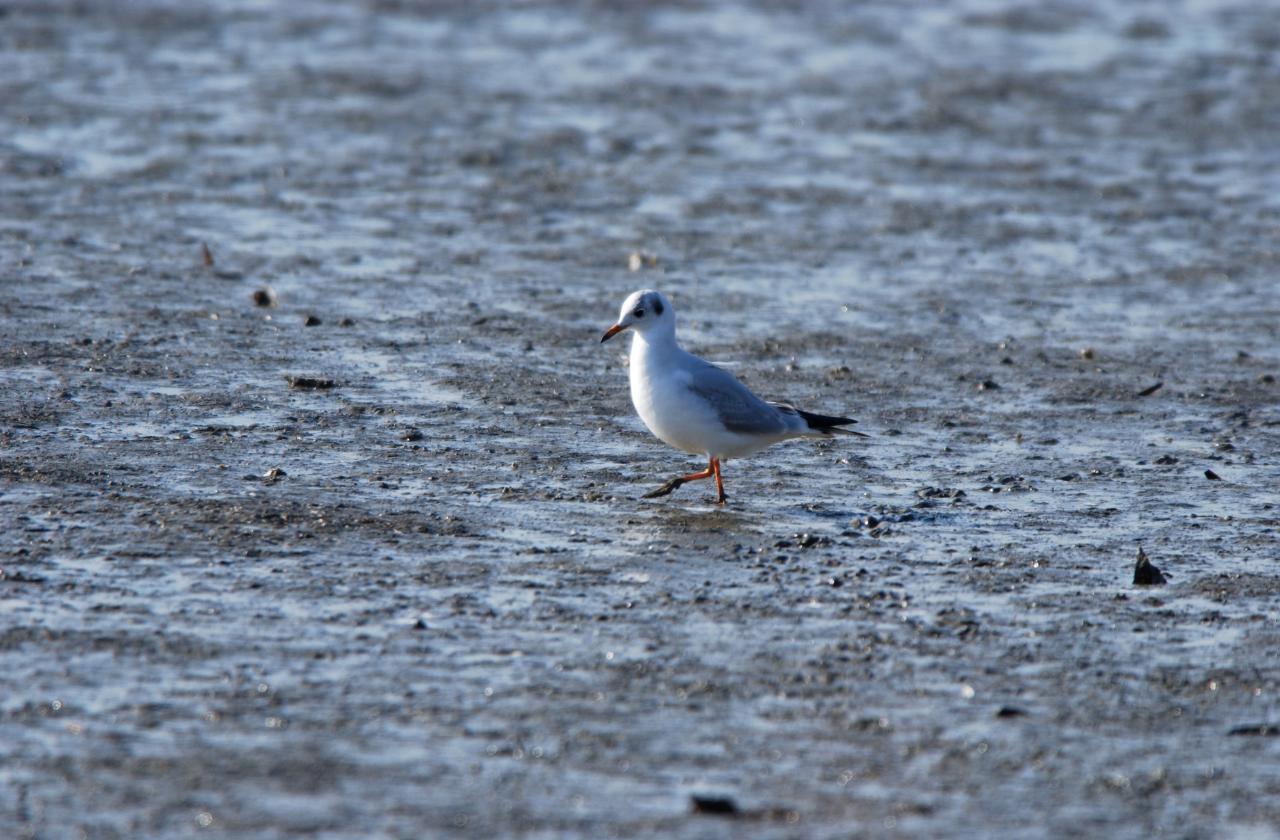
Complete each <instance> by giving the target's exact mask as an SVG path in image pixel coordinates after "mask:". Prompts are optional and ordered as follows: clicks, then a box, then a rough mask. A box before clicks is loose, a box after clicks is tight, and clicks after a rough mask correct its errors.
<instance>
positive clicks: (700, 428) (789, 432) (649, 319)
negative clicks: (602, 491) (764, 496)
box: [600, 289, 867, 505]
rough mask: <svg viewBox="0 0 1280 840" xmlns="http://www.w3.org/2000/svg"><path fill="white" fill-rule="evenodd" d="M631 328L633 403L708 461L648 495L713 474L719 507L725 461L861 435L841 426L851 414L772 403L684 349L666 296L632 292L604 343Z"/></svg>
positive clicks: (663, 432)
mask: <svg viewBox="0 0 1280 840" xmlns="http://www.w3.org/2000/svg"><path fill="white" fill-rule="evenodd" d="M623 330H631V332H632V333H633V334H634V338H632V339H631V402H632V404H634V405H635V407H636V413H637V414H639V415H640V419H641V420H643V421H644V424H645V425H646V426H648V427H649V431H651V432H653V434H654V436H655V437H657V438H658V439H659V440H661V441H662V442H663V443H666V444H668V445H670V446H674V447H675V448H676V449H683V450H684V451H685V452H689V453H691V454H694V455H703V456H706V458H707V468H706V469H705V470H703V471H702V472H696V473H692V474H690V475H682V476H679V477H677V478H673V479H671V480H670V481H668V482H667V483H666V484H664V485H662V486H661V487H659V488H658V489H657V490H654V491H653V492H651V493H646V494H645V495H644V498H646V499H652V498H655V497H658V496H666V495H667V494H669V493H671V492H673V491H674V490H676V488H678V487H680V485H682V484H685V483H687V482H690V481H701V480H702V479H704V478H712V477H713V476H714V477H715V480H716V504H718V505H723V504H724V503H725V501H726V500H727V499H726V496H725V495H724V480H723V479H722V478H721V476H720V462H721V461H727V460H729V459H730V458H742V457H745V456H747V455H750V454H752V453H754V452H759V451H760V450H761V449H764V448H765V447H766V446H772V445H773V444H775V443H778V442H780V441H784V440H791V439H792V438H802V437H830V436H831V435H832V434H846V435H857V436H858V437H867V436H866V435H864V434H862V433H861V432H855V431H853V430H851V429H842V428H840V427H841V426H848V425H850V424H851V423H855V422H857V421H856V420H851V419H849V418H848V417H831V416H828V415H825V414H811V413H809V412H808V411H801V410H800V409H798V408H796V407H795V406H793V405H789V404H787V403H780V402H766V401H764V400H762V399H760V398H759V397H757V396H756V395H755V394H753V393H751V391H750V390H749V389H748V388H747V386H746V385H743V384H742V383H741V382H739V381H738V380H737V379H736V378H735V377H734V376H733V374H731V373H729V372H728V371H727V370H724V369H723V368H719V367H716V366H715V365H713V364H711V363H710V362H707V361H704V360H703V359H699V358H698V357H697V356H695V355H693V354H692V353H687V352H685V350H684V348H682V347H681V346H680V343H679V342H678V341H676V313H675V310H674V309H672V307H671V303H670V301H668V300H667V299H666V298H665V297H664V296H663V295H662V293H661V292H656V291H654V290H653V289H642V290H640V291H638V292H632V293H631V294H630V295H629V296H628V297H627V299H626V300H625V301H624V302H623V304H622V309H621V311H620V312H619V313H618V322H617V323H616V324H614V325H613V326H612V327H609V329H607V330H605V333H604V335H603V336H601V337H600V343H602V344H603V343H604V342H606V341H608V340H609V339H611V338H613V337H614V336H615V335H617V334H618V333H620V332H622V331H623Z"/></svg>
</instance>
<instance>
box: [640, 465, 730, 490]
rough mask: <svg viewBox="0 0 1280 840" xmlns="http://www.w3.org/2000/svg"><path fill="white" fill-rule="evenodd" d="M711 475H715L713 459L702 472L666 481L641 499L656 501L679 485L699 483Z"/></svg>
mask: <svg viewBox="0 0 1280 840" xmlns="http://www.w3.org/2000/svg"><path fill="white" fill-rule="evenodd" d="M713 475H715V459H712V460H711V461H709V462H708V463H707V468H706V469H705V470H703V471H702V472H699V473H692V474H690V475H682V476H680V477H679V478H673V479H671V480H670V481H668V482H667V483H666V484H664V485H662V486H661V487H659V488H658V489H657V490H654V491H653V492H651V493H645V494H644V496H643V497H642V498H645V499H656V498H657V497H659V496H666V495H668V494H670V493H672V492H673V491H674V490H675V489H676V488H677V487H679V486H680V485H681V484H684V483H685V482H686V481H701V480H702V479H704V478H711V476H713Z"/></svg>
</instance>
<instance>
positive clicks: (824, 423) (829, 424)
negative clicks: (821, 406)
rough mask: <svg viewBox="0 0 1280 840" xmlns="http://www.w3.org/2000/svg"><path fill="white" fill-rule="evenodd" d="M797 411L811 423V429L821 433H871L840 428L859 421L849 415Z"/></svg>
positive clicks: (856, 434) (857, 434) (859, 434)
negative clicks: (831, 415) (837, 415)
mask: <svg viewBox="0 0 1280 840" xmlns="http://www.w3.org/2000/svg"><path fill="white" fill-rule="evenodd" d="M795 411H796V414H799V415H800V417H801V419H803V420H804V422H805V423H807V424H809V428H810V429H812V430H813V431H815V432H818V433H819V434H823V435H853V436H854V437H869V435H864V434H863V433H862V432H855V431H854V430H853V429H842V428H840V427H841V426H848V425H851V424H853V423H857V422H858V421H857V420H853V419H851V418H849V417H830V416H828V415H826V414H813V413H812V412H808V411H801V410H800V409H798V408H797V409H796V410H795Z"/></svg>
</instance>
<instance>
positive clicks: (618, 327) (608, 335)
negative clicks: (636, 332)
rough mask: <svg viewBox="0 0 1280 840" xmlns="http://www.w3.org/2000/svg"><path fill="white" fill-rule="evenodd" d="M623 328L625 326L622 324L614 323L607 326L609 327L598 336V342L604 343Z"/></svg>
mask: <svg viewBox="0 0 1280 840" xmlns="http://www.w3.org/2000/svg"><path fill="white" fill-rule="evenodd" d="M625 329H626V327H624V326H622V324H614V325H613V326H612V327H609V329H607V330H605V331H604V335H602V336H600V343H601V344H604V343H605V342H606V341H608V340H609V339H611V338H613V337H614V336H615V335H617V334H618V333H620V332H622V331H623V330H625Z"/></svg>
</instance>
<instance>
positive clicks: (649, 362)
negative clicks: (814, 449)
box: [630, 336, 786, 458]
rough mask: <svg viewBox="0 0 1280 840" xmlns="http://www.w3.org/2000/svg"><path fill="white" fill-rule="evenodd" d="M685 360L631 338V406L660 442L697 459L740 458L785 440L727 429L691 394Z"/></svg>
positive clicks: (673, 350)
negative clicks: (702, 456)
mask: <svg viewBox="0 0 1280 840" xmlns="http://www.w3.org/2000/svg"><path fill="white" fill-rule="evenodd" d="M687 356H688V354H687V353H685V352H684V351H683V350H681V349H680V348H679V347H678V346H676V345H674V343H671V344H669V345H667V346H663V345H656V344H650V343H646V342H645V341H644V340H643V338H642V337H640V336H636V337H635V338H634V339H632V344H631V371H630V378H631V402H632V404H633V405H635V408H636V413H637V414H639V415H640V419H641V420H643V421H644V424H645V426H647V427H648V428H649V431H651V432H653V434H654V436H655V437H656V438H658V439H659V440H661V441H662V442H663V443H665V444H667V445H668V446H673V447H675V448H676V449H681V450H683V451H685V452H689V453H692V454H695V455H709V456H714V457H717V458H738V457H742V456H744V455H748V454H750V453H752V452H756V451H758V450H760V449H763V448H764V447H766V446H768V445H769V444H771V443H774V442H776V441H777V440H782V439H783V438H784V437H786V435H779V436H777V437H757V436H747V435H742V434H738V433H735V432H730V431H729V430H728V429H726V428H725V427H724V424H723V423H722V422H721V420H720V418H719V417H718V416H717V415H716V412H715V410H714V408H713V407H712V406H711V405H710V404H709V403H708V402H707V401H706V400H705V399H703V398H702V397H700V396H698V395H697V394H695V393H694V392H693V391H692V390H690V388H689V384H690V379H691V375H692V374H691V373H690V370H689V365H687V364H682V363H681V362H682V361H683V357H687Z"/></svg>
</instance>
